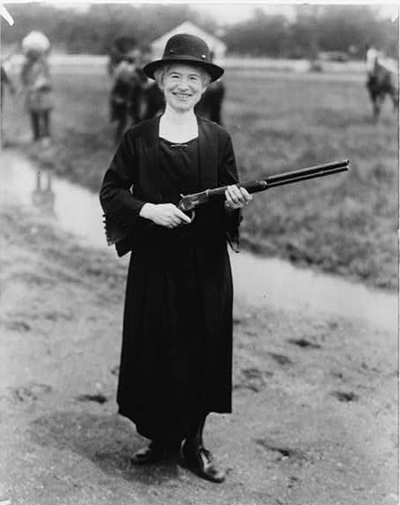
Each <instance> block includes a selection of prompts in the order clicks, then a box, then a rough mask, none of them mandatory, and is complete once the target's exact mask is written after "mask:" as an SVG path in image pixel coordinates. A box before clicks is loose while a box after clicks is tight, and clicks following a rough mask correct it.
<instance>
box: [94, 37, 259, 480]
mask: <svg viewBox="0 0 400 505" xmlns="http://www.w3.org/2000/svg"><path fill="white" fill-rule="evenodd" d="M144 72H145V73H146V75H147V76H148V77H150V78H152V79H155V80H156V81H157V83H158V85H159V86H160V88H161V89H162V91H163V93H164V96H165V101H166V109H165V112H164V114H163V115H162V116H161V117H159V118H154V119H151V120H148V121H144V122H142V123H140V124H139V125H136V126H134V127H133V128H131V129H130V130H129V131H128V132H127V133H126V134H125V136H124V138H123V140H122V142H121V144H120V146H119V148H118V149H117V152H116V154H115V156H114V158H113V160H112V162H111V165H110V167H109V169H108V170H107V172H106V174H105V177H104V181H103V185H102V188H101V192H100V199H101V203H102V206H103V208H104V211H105V214H106V218H108V220H113V221H114V222H116V223H118V224H119V225H120V226H121V227H122V228H124V229H126V231H127V233H128V234H129V239H128V242H129V247H128V248H125V249H124V250H122V249H118V244H117V250H119V254H123V253H124V252H126V250H127V249H132V254H131V261H130V266H129V271H128V280H127V287H126V300H125V312H124V326H123V343H122V352H121V366H120V375H119V384H118V394H117V401H118V405H119V413H120V414H122V415H123V416H126V417H127V418H129V419H130V420H131V421H133V422H134V423H135V424H136V429H137V431H138V433H140V434H141V435H143V436H145V437H147V438H148V439H150V441H151V442H150V444H149V446H148V447H146V448H145V449H144V450H141V451H139V452H138V453H137V454H136V455H135V456H134V457H133V460H132V461H133V462H134V463H137V464H140V463H150V462H156V461H160V460H162V459H166V458H169V457H172V456H175V455H177V454H179V451H180V449H181V450H182V455H183V457H184V460H185V461H186V463H187V465H188V466H189V467H191V468H192V469H194V471H195V472H196V473H198V474H199V475H200V476H201V477H203V478H205V479H208V480H211V481H214V482H222V481H223V480H224V472H222V471H220V470H218V469H217V468H216V466H215V464H214V463H213V459H212V456H211V453H210V452H209V451H207V450H206V449H205V448H204V446H203V440H202V434H203V428H204V424H205V421H206V417H207V415H208V414H209V413H210V412H218V413H227V412H231V369H232V277H231V269H230V263H229V256H228V251H227V238H228V240H230V241H231V242H235V241H237V238H238V227H239V222H240V209H241V208H242V207H243V206H244V205H246V204H247V203H248V202H250V200H251V198H252V197H251V196H250V195H249V194H248V193H247V191H246V190H244V189H243V188H241V189H239V188H238V187H237V186H236V185H235V183H236V182H237V180H238V178H237V171H236V165H235V157H234V153H233V149H232V143H231V139H230V136H229V134H228V133H227V132H226V131H225V130H224V129H223V128H222V127H220V126H219V125H217V124H215V123H212V122H210V121H207V120H204V119H201V118H199V117H196V116H195V114H194V106H195V105H196V103H197V102H198V101H199V100H200V98H201V95H202V93H204V91H205V89H206V87H207V84H208V83H209V82H212V81H214V80H216V79H218V78H219V77H220V76H221V75H222V73H223V70H222V68H220V67H219V66H217V65H214V64H213V63H211V61H210V56H209V49H208V47H207V45H206V43H205V42H204V41H203V40H202V39H200V38H198V37H194V36H191V35H186V34H178V35H175V36H174V37H172V38H170V39H169V40H168V42H167V44H166V48H165V51H164V55H163V57H162V59H160V60H157V61H153V62H150V63H148V64H147V65H146V66H145V67H144ZM225 185H226V186H228V185H229V186H228V189H227V191H226V195H225V196H226V201H225V202H217V203H212V204H208V205H204V206H203V207H199V208H198V209H197V210H196V215H195V216H191V217H189V216H188V215H186V214H185V213H183V212H182V211H181V210H180V209H179V208H178V207H177V204H178V202H179V199H180V195H181V194H187V193H193V192H197V191H200V190H204V189H207V188H212V187H218V186H225ZM125 243H126V240H125ZM182 442H183V443H182Z"/></svg>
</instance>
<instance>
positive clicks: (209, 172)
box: [198, 118, 218, 190]
mask: <svg viewBox="0 0 400 505" xmlns="http://www.w3.org/2000/svg"><path fill="white" fill-rule="evenodd" d="M198 125H199V151H200V189H201V190H204V189H208V188H215V187H217V185H218V140H217V136H216V135H213V134H212V129H211V128H210V126H209V124H208V123H207V122H206V121H203V120H202V119H201V118H198Z"/></svg>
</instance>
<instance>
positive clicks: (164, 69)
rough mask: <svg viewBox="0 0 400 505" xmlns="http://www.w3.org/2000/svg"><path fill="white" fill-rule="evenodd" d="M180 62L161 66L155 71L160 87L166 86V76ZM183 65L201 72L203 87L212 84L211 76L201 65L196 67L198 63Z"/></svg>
mask: <svg viewBox="0 0 400 505" xmlns="http://www.w3.org/2000/svg"><path fill="white" fill-rule="evenodd" d="M179 63H180V62H179V61H177V62H176V63H165V64H164V65H160V67H159V68H157V70H155V71H154V79H155V81H156V83H157V84H158V86H159V87H160V88H161V87H162V85H163V84H164V79H165V76H166V75H167V73H168V71H169V69H170V68H171V67H172V66H173V65H176V64H179ZM182 65H188V66H190V67H195V68H198V70H199V72H200V78H201V82H202V83H203V86H204V87H205V86H208V85H209V84H210V82H211V75H210V74H209V73H208V72H207V71H206V70H204V68H203V67H201V66H200V65H196V63H193V64H191V63H184V62H182Z"/></svg>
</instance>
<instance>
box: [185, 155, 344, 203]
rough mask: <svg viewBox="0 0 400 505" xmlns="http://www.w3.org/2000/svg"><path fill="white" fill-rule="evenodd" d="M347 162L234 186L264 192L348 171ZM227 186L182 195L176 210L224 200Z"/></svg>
mask: <svg viewBox="0 0 400 505" xmlns="http://www.w3.org/2000/svg"><path fill="white" fill-rule="evenodd" d="M348 166H349V160H344V161H333V162H331V163H325V164H324V165H316V166H314V167H308V168H302V169H300V170H293V171H292V172H284V173H281V174H277V175H270V176H268V177H266V178H265V179H261V180H258V181H249V182H240V183H237V184H236V186H238V187H239V188H245V189H246V190H247V191H248V192H249V193H250V194H251V193H258V192H260V191H265V190H266V189H269V188H274V187H276V186H283V185H284V184H291V183H293V182H301V181H305V180H307V179H314V178H315V177H324V176H326V175H332V174H337V173H339V172H346V171H347V170H348ZM227 188H228V186H222V187H219V188H216V189H206V190H205V191H201V192H200V193H194V194H191V195H182V198H181V200H180V201H179V203H178V208H179V209H180V210H182V211H183V212H190V211H192V210H193V209H194V208H195V207H197V206H198V205H203V204H205V203H207V202H210V201H215V200H225V191H226V189H227Z"/></svg>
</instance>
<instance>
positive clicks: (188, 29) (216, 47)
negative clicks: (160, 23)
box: [151, 21, 226, 58]
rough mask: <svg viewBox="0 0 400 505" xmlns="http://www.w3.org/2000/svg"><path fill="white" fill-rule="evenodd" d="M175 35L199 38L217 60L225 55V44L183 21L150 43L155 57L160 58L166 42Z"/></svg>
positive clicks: (190, 23)
mask: <svg viewBox="0 0 400 505" xmlns="http://www.w3.org/2000/svg"><path fill="white" fill-rule="evenodd" d="M177 33H189V34H191V35H196V36H197V37H201V38H202V39H203V40H204V41H205V42H206V43H207V45H208V47H209V48H210V51H211V52H213V53H214V54H215V56H216V57H217V58H220V57H222V56H224V54H225V51H226V44H225V43H224V42H222V40H220V39H218V38H217V37H215V36H214V35H211V33H208V32H206V31H204V30H203V29H202V28H200V27H198V26H196V25H195V24H193V23H192V22H190V21H185V22H184V23H181V24H180V25H178V26H176V27H175V28H173V29H172V30H170V31H169V32H167V33H165V34H164V35H162V36H161V37H159V38H158V39H156V40H154V41H153V42H152V43H151V47H152V49H153V53H154V56H155V57H161V56H162V53H163V51H164V47H165V44H166V43H167V40H168V39H169V38H170V37H172V36H173V35H176V34H177Z"/></svg>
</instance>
